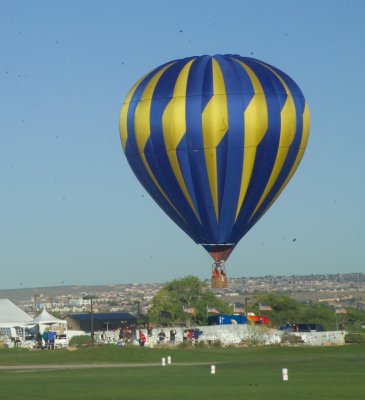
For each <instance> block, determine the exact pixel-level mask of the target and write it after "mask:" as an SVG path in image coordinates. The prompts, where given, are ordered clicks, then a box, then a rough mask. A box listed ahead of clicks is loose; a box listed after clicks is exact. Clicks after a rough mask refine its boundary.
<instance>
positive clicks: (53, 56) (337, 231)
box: [0, 0, 365, 289]
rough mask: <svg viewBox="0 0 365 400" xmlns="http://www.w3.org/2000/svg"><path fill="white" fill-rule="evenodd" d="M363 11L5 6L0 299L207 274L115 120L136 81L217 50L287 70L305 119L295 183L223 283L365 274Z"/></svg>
mask: <svg viewBox="0 0 365 400" xmlns="http://www.w3.org/2000/svg"><path fill="white" fill-rule="evenodd" d="M364 15H365V2H363V1H360V0H359V1H351V2H350V1H325V0H322V1H311V0H310V1H305V2H304V1H302V2H297V1H292V0H288V1H280V0H278V1H274V0H272V1H257V2H254V1H244V0H240V1H227V2H222V1H221V0H218V1H216V0H212V1H199V0H184V1H168V0H166V1H159V0H155V1H137V0H136V1H133V2H132V1H116V0H114V1H112V0H109V1H101V0H100V1H90V0H88V1H81V0H80V1H73V0H72V1H71V0H66V1H65V0H64V1H46V0H43V1H39V0H38V1H37V0H33V1H28V0H22V1H21V0H11V1H10V0H2V1H1V3H0V277H1V278H0V288H1V289H5V288H19V287H39V286H58V285H61V284H62V283H63V284H64V285H70V284H113V283H131V282H150V281H155V282H164V281H168V280H171V279H173V278H179V277H183V276H185V275H187V274H194V275H197V276H199V277H200V278H206V277H209V274H210V266H211V259H210V256H209V255H208V253H206V252H205V250H204V249H203V248H201V247H199V246H198V245H196V244H195V243H194V242H192V241H191V239H190V238H189V237H187V236H186V235H185V234H184V233H183V232H182V231H180V230H179V228H178V227H177V226H175V225H174V223H173V222H171V221H170V220H169V218H168V217H167V216H166V215H165V214H164V213H163V212H162V211H161V210H160V209H159V207H158V206H156V205H155V204H154V202H153V200H152V199H151V198H150V197H149V196H148V194H147V193H145V191H144V189H143V188H142V187H141V186H140V184H139V182H138V181H137V179H136V178H135V177H134V175H133V173H132V172H131V170H130V168H129V165H128V163H127V161H126V158H125V156H124V154H123V152H122V148H121V145H120V139H119V132H118V120H119V112H120V108H121V105H122V102H123V100H124V97H125V96H126V94H127V93H128V90H129V89H130V87H131V86H132V85H133V84H134V83H135V82H136V81H137V79H139V78H140V77H141V76H142V75H143V74H145V73H146V72H148V71H150V70H151V69H153V68H154V67H156V66H158V65H160V64H162V63H165V62H167V61H169V60H172V59H176V58H182V57H186V56H191V55H201V54H216V53H236V54H240V55H242V56H253V57H255V58H258V59H261V60H263V61H266V62H268V63H270V64H272V65H275V66H276V67H278V68H280V69H282V70H283V71H285V72H287V73H288V74H289V75H290V76H291V77H292V78H293V79H294V80H295V81H296V82H297V83H298V85H299V86H300V87H301V89H302V91H303V93H304V95H305V97H306V98H307V100H308V103H309V107H310V111H311V136H310V140H309V144H308V147H307V151H306V154H305V156H304V159H303V161H302V163H301V165H300V167H299V169H298V171H297V173H296V175H295V176H294V178H293V179H292V181H291V182H290V184H289V185H288V187H287V188H286V189H285V191H284V193H283V194H282V195H281V196H280V197H279V199H278V200H277V202H276V203H275V205H274V206H273V207H272V208H271V209H270V210H269V212H268V213H267V214H266V215H265V216H264V217H263V218H262V219H261V220H260V221H259V223H258V224H257V225H255V226H254V228H253V229H252V230H251V231H250V232H249V233H248V234H247V235H246V236H245V237H244V238H243V239H242V240H241V242H240V243H239V244H238V246H237V247H236V249H235V251H234V253H233V254H232V255H231V257H230V258H229V260H228V263H227V270H228V274H229V275H230V276H232V277H241V276H258V275H269V274H273V275H281V274H311V273H345V272H364V269H365V268H364V258H365V257H364V251H363V246H364V240H365V235H364V226H365V211H364V210H365V207H364V202H365V180H364V171H365V168H364V163H365V158H364V148H365V130H364V123H363V116H364V113H365V108H364V106H365V103H364V92H365V79H364V76H365V74H364V71H365V46H364V42H365V24H364ZM293 239H296V240H295V241H293Z"/></svg>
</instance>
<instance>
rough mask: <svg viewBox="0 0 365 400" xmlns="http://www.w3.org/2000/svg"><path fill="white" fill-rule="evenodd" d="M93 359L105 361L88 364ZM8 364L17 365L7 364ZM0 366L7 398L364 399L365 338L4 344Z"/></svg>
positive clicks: (0, 392)
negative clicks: (309, 343) (319, 343)
mask: <svg viewBox="0 0 365 400" xmlns="http://www.w3.org/2000/svg"><path fill="white" fill-rule="evenodd" d="M167 356H171V358H172V364H171V365H167V366H165V367H163V366H161V358H162V357H167ZM202 363H206V364H202ZM95 364H98V365H99V367H96V368H90V367H93V366H95ZM108 364H109V365H110V364H112V365H113V366H111V367H106V366H107V365H108ZM143 364H147V365H148V366H143ZM211 364H215V365H216V374H215V375H211V374H210V365H211ZM126 365H127V366H126ZM141 365H142V366H141ZM9 366H12V367H13V368H15V367H16V368H17V369H6V368H5V367H9ZM40 366H41V367H44V368H45V369H43V370H40V369H37V368H39V367H40ZM72 366H73V367H74V368H75V367H76V366H80V368H77V369H71V367H72ZM102 366H103V367H102ZM56 367H57V368H59V369H54V368H56ZM0 368H1V369H0V399H1V400H8V399H9V400H18V399H19V400H23V399H27V400H28V399H44V398H49V399H52V400H53V399H54V400H58V399H62V400H64V399H72V400H73V399H75V400H77V399H88V400H94V399H103V400H109V399H110V400H111V399H113V400H116V399H123V400H124V399H125V400H128V399H151V400H154V399H159V400H167V399H168V400H180V399H184V400H187V399H188V400H195V399H199V400H201V399H203V400H204V399H209V400H215V399H237V400H238V399H250V400H251V399H252V400H256V399H266V398H268V399H272V400H286V399H296V400H301V399H303V400H304V399H305V400H308V399H314V400H319V399H328V400H337V399H341V400H364V399H365V345H351V346H342V347H320V348H312V347H292V348H283V347H255V348H239V349H233V348H225V349H221V348H210V349H197V348H196V349H187V350H182V349H148V348H120V347H116V346H103V347H95V348H83V349H80V350H77V351H74V352H69V351H66V350H65V351H63V350H62V351H37V352H29V351H24V350H17V349H15V350H14V349H13V350H1V351H0ZM282 368H288V370H289V381H287V382H283V381H282V375H281V370H282Z"/></svg>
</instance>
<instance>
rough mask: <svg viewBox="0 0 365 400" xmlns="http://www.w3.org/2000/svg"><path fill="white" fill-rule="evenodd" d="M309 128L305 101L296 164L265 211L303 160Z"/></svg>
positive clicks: (307, 109) (308, 116)
mask: <svg viewBox="0 0 365 400" xmlns="http://www.w3.org/2000/svg"><path fill="white" fill-rule="evenodd" d="M309 129H310V115H309V108H308V104H307V103H305V107H304V111H303V130H302V139H301V141H300V145H299V150H298V154H297V156H296V158H295V161H294V164H293V166H292V168H291V170H290V172H289V175H288V176H287V177H286V179H285V181H284V183H283V184H282V185H281V187H280V189H279V191H278V192H277V193H276V195H275V197H274V198H273V199H272V200H271V201H270V204H269V205H268V206H267V207H266V209H265V211H264V212H263V213H262V214H265V212H266V211H267V210H268V209H269V208H270V207H271V206H272V204H273V203H274V202H275V200H276V199H277V198H278V197H279V195H280V193H281V192H282V191H283V190H284V189H285V187H286V185H287V184H288V182H289V181H290V179H291V178H292V176H293V175H294V173H295V171H296V170H297V168H298V166H299V164H300V162H301V161H302V158H303V155H304V151H305V148H306V147H307V143H308V138H309Z"/></svg>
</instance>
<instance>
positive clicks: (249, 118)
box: [235, 60, 268, 221]
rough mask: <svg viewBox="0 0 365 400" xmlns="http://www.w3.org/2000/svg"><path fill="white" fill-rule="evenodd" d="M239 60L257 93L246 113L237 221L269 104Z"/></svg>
mask: <svg viewBox="0 0 365 400" xmlns="http://www.w3.org/2000/svg"><path fill="white" fill-rule="evenodd" d="M237 61H238V62H239V64H241V66H242V68H243V69H244V70H245V71H246V73H247V75H248V76H249V78H250V80H251V83H252V87H253V90H254V93H255V94H254V96H253V97H252V99H251V101H250V103H249V105H248V106H247V108H246V110H245V113H244V132H242V134H244V135H245V137H244V150H243V168H242V176H241V187H240V193H239V196H238V203H237V210H236V217H235V221H236V220H237V218H238V215H239V213H240V211H241V208H242V204H243V202H244V200H245V197H246V193H247V188H248V186H249V184H250V180H251V176H252V171H253V167H254V164H255V159H256V149H257V146H258V145H259V144H260V143H261V141H262V139H263V138H264V136H265V134H266V132H267V129H268V113H267V104H266V98H265V94H264V91H263V88H262V86H261V83H260V81H259V79H258V78H257V76H256V75H255V73H254V72H253V71H252V69H251V68H250V67H249V66H248V65H246V64H245V63H243V62H242V61H239V60H237Z"/></svg>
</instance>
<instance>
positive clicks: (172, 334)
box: [170, 329, 176, 344]
mask: <svg viewBox="0 0 365 400" xmlns="http://www.w3.org/2000/svg"><path fill="white" fill-rule="evenodd" d="M175 341H176V329H171V330H170V343H171V344H175Z"/></svg>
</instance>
